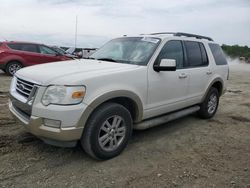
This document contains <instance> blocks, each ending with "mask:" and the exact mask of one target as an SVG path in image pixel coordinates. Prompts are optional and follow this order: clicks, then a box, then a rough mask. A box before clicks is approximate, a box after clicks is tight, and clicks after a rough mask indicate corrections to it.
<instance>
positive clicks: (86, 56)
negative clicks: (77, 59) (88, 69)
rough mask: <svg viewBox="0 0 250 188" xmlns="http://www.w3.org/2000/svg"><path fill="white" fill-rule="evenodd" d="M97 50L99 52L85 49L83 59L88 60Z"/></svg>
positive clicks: (94, 49)
mask: <svg viewBox="0 0 250 188" xmlns="http://www.w3.org/2000/svg"><path fill="white" fill-rule="evenodd" d="M96 50H97V48H83V49H82V58H88V57H89V56H91V55H92V54H93V53H95V51H96Z"/></svg>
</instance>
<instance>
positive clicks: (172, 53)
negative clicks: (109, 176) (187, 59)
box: [157, 40, 184, 68]
mask: <svg viewBox="0 0 250 188" xmlns="http://www.w3.org/2000/svg"><path fill="white" fill-rule="evenodd" d="M161 59H175V61H176V68H182V67H183V59H184V56H183V49H182V44H181V41H177V40H176V41H175V40H173V41H169V42H167V43H166V44H165V46H164V47H163V48H162V50H161V52H160V54H159V56H158V58H157V63H158V64H159V63H160V61H161Z"/></svg>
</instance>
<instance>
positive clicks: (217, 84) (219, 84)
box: [202, 78, 224, 101]
mask: <svg viewBox="0 0 250 188" xmlns="http://www.w3.org/2000/svg"><path fill="white" fill-rule="evenodd" d="M211 87H215V88H216V89H217V90H218V92H219V96H221V95H222V94H223V88H224V82H223V80H222V79H221V78H215V79H214V80H213V81H212V82H211V83H210V84H209V86H208V87H207V90H206V92H205V95H204V96H203V98H202V101H203V100H204V99H205V97H206V96H207V93H208V92H209V90H210V89H211Z"/></svg>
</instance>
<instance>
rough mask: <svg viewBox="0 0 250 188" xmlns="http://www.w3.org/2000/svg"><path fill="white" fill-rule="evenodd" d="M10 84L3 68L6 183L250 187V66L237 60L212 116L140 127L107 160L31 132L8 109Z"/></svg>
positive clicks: (0, 113) (0, 132) (0, 163)
mask: <svg viewBox="0 0 250 188" xmlns="http://www.w3.org/2000/svg"><path fill="white" fill-rule="evenodd" d="M9 84H10V77H8V76H6V75H5V74H3V73H2V72H0V187H192V188H195V187H197V188H201V187H235V188H236V187H240V188H241V187H246V188H250V65H241V66H239V65H233V66H231V72H230V83H229V86H228V92H227V93H226V94H225V95H224V96H223V97H222V98H221V101H220V107H219V109H218V112H217V114H216V116H215V117H214V118H213V119H210V120H201V119H199V118H197V117H196V116H194V115H193V116H188V117H185V118H182V119H179V120H176V121H173V122H170V123H168V124H166V125H162V126H159V127H156V128H152V129H149V130H146V131H135V132H134V134H133V136H132V139H131V142H130V143H129V145H128V147H127V148H126V149H125V151H124V152H123V153H122V154H121V155H120V156H118V157H116V158H114V159H111V160H109V161H104V162H100V161H95V160H93V159H91V158H89V157H88V156H87V155H86V154H85V153H84V152H83V151H82V149H81V147H80V146H77V147H76V148H71V149H65V148H58V147H53V146H49V145H46V144H44V143H43V142H42V141H40V140H39V139H37V138H36V137H33V136H31V135H29V134H27V133H26V132H25V130H24V129H23V128H22V126H21V125H20V124H19V123H17V122H15V121H14V119H13V118H12V117H11V115H10V113H9V111H8V106H7V102H8V87H9Z"/></svg>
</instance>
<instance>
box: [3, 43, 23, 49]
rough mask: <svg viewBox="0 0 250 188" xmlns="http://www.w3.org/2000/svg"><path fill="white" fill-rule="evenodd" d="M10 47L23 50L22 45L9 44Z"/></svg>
mask: <svg viewBox="0 0 250 188" xmlns="http://www.w3.org/2000/svg"><path fill="white" fill-rule="evenodd" d="M7 45H8V47H10V48H11V49H13V50H22V45H21V44H7Z"/></svg>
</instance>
